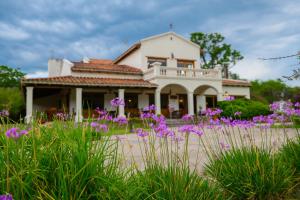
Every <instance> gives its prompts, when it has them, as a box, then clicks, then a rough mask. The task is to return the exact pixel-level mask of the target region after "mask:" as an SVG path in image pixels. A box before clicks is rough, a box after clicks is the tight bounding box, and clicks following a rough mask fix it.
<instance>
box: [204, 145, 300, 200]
mask: <svg viewBox="0 0 300 200" xmlns="http://www.w3.org/2000/svg"><path fill="white" fill-rule="evenodd" d="M206 173H207V175H208V176H209V177H210V178H211V179H212V180H214V181H215V182H216V184H218V185H219V186H220V187H221V188H224V190H226V191H227V194H229V195H233V197H234V199H261V200H263V199H280V198H283V197H286V196H287V195H288V193H289V192H291V189H292V188H293V187H294V186H295V185H294V180H293V179H294V178H293V168H292V167H291V166H290V165H288V164H287V163H286V162H284V160H282V159H281V158H280V156H277V155H272V154H271V153H270V152H268V151H266V150H262V149H258V148H254V147H253V148H242V149H235V150H231V151H227V152H225V153H223V154H222V155H221V156H220V157H219V158H217V159H214V160H211V161H210V163H209V164H207V165H206Z"/></svg>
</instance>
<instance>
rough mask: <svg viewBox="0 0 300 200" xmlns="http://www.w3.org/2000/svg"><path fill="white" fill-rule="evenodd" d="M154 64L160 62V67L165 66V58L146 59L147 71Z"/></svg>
mask: <svg viewBox="0 0 300 200" xmlns="http://www.w3.org/2000/svg"><path fill="white" fill-rule="evenodd" d="M155 62H160V63H161V66H167V59H166V58H156V57H148V69H149V68H151V67H153V66H152V64H153V63H155Z"/></svg>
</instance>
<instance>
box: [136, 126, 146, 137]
mask: <svg viewBox="0 0 300 200" xmlns="http://www.w3.org/2000/svg"><path fill="white" fill-rule="evenodd" d="M135 133H136V134H137V135H138V136H139V137H146V136H148V135H149V133H148V132H147V131H145V130H144V129H142V128H137V129H136V130H135Z"/></svg>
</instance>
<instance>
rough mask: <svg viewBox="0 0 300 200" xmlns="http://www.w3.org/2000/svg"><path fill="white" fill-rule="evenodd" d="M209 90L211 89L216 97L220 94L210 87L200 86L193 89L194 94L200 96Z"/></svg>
mask: <svg viewBox="0 0 300 200" xmlns="http://www.w3.org/2000/svg"><path fill="white" fill-rule="evenodd" d="M210 88H211V89H213V90H214V91H215V92H216V94H215V95H218V94H219V93H220V91H219V90H218V89H217V88H216V87H214V86H212V85H200V86H198V87H196V88H195V89H194V94H200V95H201V94H203V93H205V91H206V90H208V89H210Z"/></svg>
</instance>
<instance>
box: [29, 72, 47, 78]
mask: <svg viewBox="0 0 300 200" xmlns="http://www.w3.org/2000/svg"><path fill="white" fill-rule="evenodd" d="M25 77H26V78H43V77H48V71H36V72H32V73H28V74H26V76H25Z"/></svg>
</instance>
